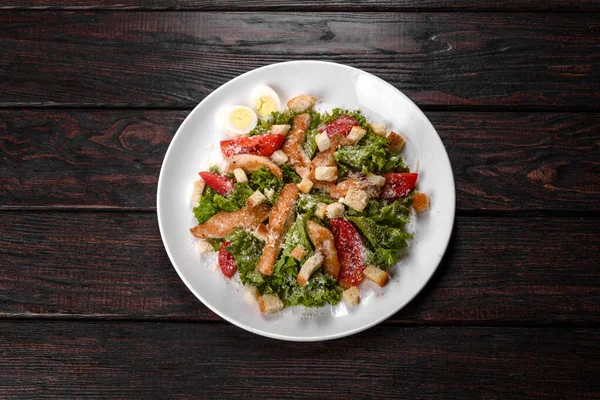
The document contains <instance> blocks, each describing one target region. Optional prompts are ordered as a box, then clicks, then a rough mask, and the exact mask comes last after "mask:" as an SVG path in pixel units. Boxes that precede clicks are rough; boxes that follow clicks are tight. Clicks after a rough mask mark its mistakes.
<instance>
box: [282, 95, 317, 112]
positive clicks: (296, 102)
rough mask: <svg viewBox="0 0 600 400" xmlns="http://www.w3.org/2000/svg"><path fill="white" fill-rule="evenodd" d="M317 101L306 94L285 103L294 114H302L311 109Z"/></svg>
mask: <svg viewBox="0 0 600 400" xmlns="http://www.w3.org/2000/svg"><path fill="white" fill-rule="evenodd" d="M316 102H317V99H315V98H314V97H312V96H309V95H307V94H301V95H300V96H296V97H294V98H293V99H291V100H290V101H288V102H287V106H288V108H289V109H290V110H292V111H294V112H302V111H306V110H310V109H311V108H313V106H314V105H315V103H316Z"/></svg>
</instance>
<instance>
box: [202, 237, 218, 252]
mask: <svg viewBox="0 0 600 400" xmlns="http://www.w3.org/2000/svg"><path fill="white" fill-rule="evenodd" d="M198 249H199V250H200V254H205V253H212V252H213V251H215V249H214V248H213V246H212V244H210V243H208V240H204V239H200V240H198Z"/></svg>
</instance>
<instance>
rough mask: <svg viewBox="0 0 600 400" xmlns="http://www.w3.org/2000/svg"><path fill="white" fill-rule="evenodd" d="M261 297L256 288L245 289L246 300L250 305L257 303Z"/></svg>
mask: <svg viewBox="0 0 600 400" xmlns="http://www.w3.org/2000/svg"><path fill="white" fill-rule="evenodd" d="M259 296H260V292H259V291H258V289H257V288H256V287H254V286H246V287H245V289H244V298H245V299H246V301H247V302H248V303H256V300H258V297H259Z"/></svg>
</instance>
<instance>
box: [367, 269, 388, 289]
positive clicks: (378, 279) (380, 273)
mask: <svg viewBox="0 0 600 400" xmlns="http://www.w3.org/2000/svg"><path fill="white" fill-rule="evenodd" d="M364 274H365V277H366V278H367V279H368V280H370V281H372V282H375V283H376V284H377V285H378V286H380V287H384V286H385V284H386V283H387V282H388V281H389V280H390V275H389V274H388V273H387V272H385V271H384V270H382V269H379V268H377V267H375V266H373V265H367V267H366V268H365V271H364Z"/></svg>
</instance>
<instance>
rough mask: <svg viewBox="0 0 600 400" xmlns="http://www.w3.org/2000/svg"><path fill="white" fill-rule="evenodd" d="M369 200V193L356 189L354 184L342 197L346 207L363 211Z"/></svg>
mask: <svg viewBox="0 0 600 400" xmlns="http://www.w3.org/2000/svg"><path fill="white" fill-rule="evenodd" d="M368 201H369V194H368V193H367V192H365V191H364V190H362V189H358V188H356V187H355V186H351V187H350V189H348V193H347V194H346V197H344V202H343V203H344V204H345V205H347V206H348V207H352V208H354V209H355V210H356V211H358V212H363V211H364V209H365V207H366V206H367V202H368Z"/></svg>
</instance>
